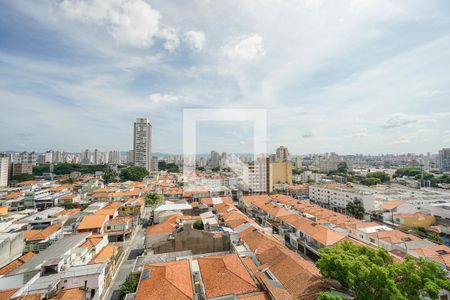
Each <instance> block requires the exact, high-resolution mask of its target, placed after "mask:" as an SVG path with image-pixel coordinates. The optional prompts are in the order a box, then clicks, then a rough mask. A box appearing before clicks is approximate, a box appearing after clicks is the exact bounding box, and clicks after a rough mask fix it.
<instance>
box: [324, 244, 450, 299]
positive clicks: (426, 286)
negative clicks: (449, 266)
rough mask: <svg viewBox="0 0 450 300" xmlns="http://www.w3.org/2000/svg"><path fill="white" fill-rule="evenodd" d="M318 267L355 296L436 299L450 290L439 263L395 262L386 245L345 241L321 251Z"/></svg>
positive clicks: (426, 261)
mask: <svg viewBox="0 0 450 300" xmlns="http://www.w3.org/2000/svg"><path fill="white" fill-rule="evenodd" d="M319 253H320V259H319V260H318V261H317V264H316V265H317V267H318V268H319V269H320V272H321V273H322V275H323V276H324V277H327V278H332V279H336V280H338V281H339V282H340V283H341V284H342V286H344V287H345V288H348V289H350V290H352V291H353V292H354V294H355V296H356V299H365V300H366V299H367V300H375V299H395V300H406V299H408V300H409V299H410V300H420V299H423V297H425V298H426V297H429V298H431V299H436V298H437V297H438V294H439V290H440V289H449V288H450V281H449V280H448V279H447V272H446V271H445V270H444V269H442V268H441V267H440V266H438V265H437V264H436V263H434V262H431V261H428V260H425V259H423V258H421V259H418V260H416V259H415V258H413V257H410V256H407V257H406V258H405V259H404V260H403V261H402V262H394V261H393V259H392V257H391V256H390V255H389V253H388V252H387V251H386V250H385V249H383V248H376V249H374V248H370V247H366V246H359V245H355V244H353V243H351V242H342V243H340V244H338V245H337V246H336V247H334V248H323V249H320V250H319Z"/></svg>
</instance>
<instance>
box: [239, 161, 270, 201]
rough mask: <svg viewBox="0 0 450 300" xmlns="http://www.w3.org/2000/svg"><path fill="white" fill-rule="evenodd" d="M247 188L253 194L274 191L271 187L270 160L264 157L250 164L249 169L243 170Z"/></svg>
mask: <svg viewBox="0 0 450 300" xmlns="http://www.w3.org/2000/svg"><path fill="white" fill-rule="evenodd" d="M243 181H244V184H245V188H246V189H247V190H248V191H249V192H252V193H268V192H271V191H272V187H271V185H270V160H269V158H266V157H265V156H264V155H261V156H259V157H257V158H256V161H253V162H250V163H249V164H248V168H244V169H243Z"/></svg>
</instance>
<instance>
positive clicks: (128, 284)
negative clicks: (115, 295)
mask: <svg viewBox="0 0 450 300" xmlns="http://www.w3.org/2000/svg"><path fill="white" fill-rule="evenodd" d="M138 283H139V279H138V278H137V276H135V275H133V274H130V275H128V277H127V279H126V280H125V282H124V283H123V284H122V285H121V286H120V289H119V292H120V293H119V298H120V299H121V300H123V299H125V297H126V295H127V294H131V293H134V292H136V289H137V286H138Z"/></svg>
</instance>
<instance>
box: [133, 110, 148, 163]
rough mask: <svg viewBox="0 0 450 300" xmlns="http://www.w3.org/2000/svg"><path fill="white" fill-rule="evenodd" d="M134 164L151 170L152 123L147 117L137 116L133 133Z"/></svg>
mask: <svg viewBox="0 0 450 300" xmlns="http://www.w3.org/2000/svg"><path fill="white" fill-rule="evenodd" d="M133 150H134V159H133V162H134V165H135V166H139V167H144V168H146V169H147V171H151V159H152V125H151V124H150V122H149V121H148V119H147V118H137V119H136V122H134V133H133Z"/></svg>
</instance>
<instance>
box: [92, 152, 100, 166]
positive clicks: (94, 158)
mask: <svg viewBox="0 0 450 300" xmlns="http://www.w3.org/2000/svg"><path fill="white" fill-rule="evenodd" d="M92 162H93V164H94V165H100V164H101V163H102V156H101V152H100V151H99V150H98V149H95V150H94V153H93V155H92Z"/></svg>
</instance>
